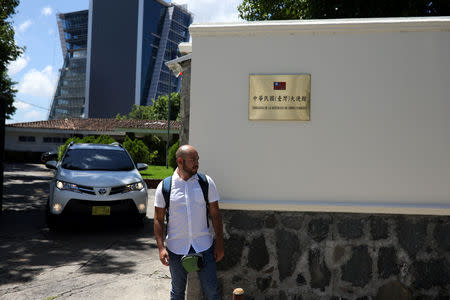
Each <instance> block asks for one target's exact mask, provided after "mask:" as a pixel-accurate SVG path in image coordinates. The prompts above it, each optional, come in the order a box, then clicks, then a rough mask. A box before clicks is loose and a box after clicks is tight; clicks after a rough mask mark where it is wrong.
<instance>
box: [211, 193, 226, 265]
mask: <svg viewBox="0 0 450 300" xmlns="http://www.w3.org/2000/svg"><path fill="white" fill-rule="evenodd" d="M209 216H210V217H211V220H212V223H213V227H214V232H215V233H216V245H215V247H214V258H215V259H216V262H218V261H220V260H221V259H222V258H223V256H224V253H225V251H224V249H223V232H222V228H223V225H222V215H221V214H220V209H219V203H218V201H215V202H212V203H210V205H209Z"/></svg>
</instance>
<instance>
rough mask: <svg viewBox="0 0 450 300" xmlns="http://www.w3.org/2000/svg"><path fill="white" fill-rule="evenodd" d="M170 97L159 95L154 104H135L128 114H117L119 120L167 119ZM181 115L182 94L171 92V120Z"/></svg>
mask: <svg viewBox="0 0 450 300" xmlns="http://www.w3.org/2000/svg"><path fill="white" fill-rule="evenodd" d="M168 102H169V97H168V96H167V95H165V96H159V97H158V99H157V100H156V101H154V102H153V105H149V106H147V105H133V109H132V110H131V112H130V113H129V114H128V115H124V116H121V115H120V114H117V115H116V119H118V120H127V119H129V120H167V107H168ZM179 116H180V94H179V93H171V94H170V120H177V119H179Z"/></svg>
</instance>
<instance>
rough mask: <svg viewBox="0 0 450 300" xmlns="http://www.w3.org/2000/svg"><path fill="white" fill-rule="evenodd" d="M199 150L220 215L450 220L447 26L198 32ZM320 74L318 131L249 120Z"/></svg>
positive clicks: (240, 27)
mask: <svg viewBox="0 0 450 300" xmlns="http://www.w3.org/2000/svg"><path fill="white" fill-rule="evenodd" d="M191 35H192V47H193V49H192V50H193V53H192V81H191V120H190V126H191V127H190V143H191V144H193V145H194V146H196V147H197V148H198V150H199V153H200V164H201V171H204V172H207V173H208V174H210V175H211V176H212V177H213V178H214V179H215V181H216V184H217V186H218V189H219V192H220V194H221V197H222V199H223V201H222V207H225V208H240V209H269V210H272V209H280V210H286V209H287V210H311V211H349V212H386V213H425V214H450V156H449V153H450V118H449V114H450V54H449V53H450V50H449V49H450V18H449V17H441V18H408V19H366V20H364V19H361V20H326V21H309V22H307V21H304V22H298V21H296V22H256V23H247V24H198V25H192V26H191ZM292 73H309V74H311V121H309V122H273V121H272V122H268V121H249V120H248V94H249V74H292Z"/></svg>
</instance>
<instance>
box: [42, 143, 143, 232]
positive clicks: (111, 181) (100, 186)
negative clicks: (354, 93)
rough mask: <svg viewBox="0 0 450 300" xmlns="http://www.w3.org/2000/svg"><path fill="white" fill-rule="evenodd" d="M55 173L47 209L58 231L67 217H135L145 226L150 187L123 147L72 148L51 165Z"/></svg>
mask: <svg viewBox="0 0 450 300" xmlns="http://www.w3.org/2000/svg"><path fill="white" fill-rule="evenodd" d="M45 165H46V167H47V168H49V169H54V170H56V171H55V176H54V178H53V179H52V180H51V182H50V195H49V199H48V205H47V225H48V227H49V228H51V229H53V228H55V226H56V224H57V220H58V219H59V218H65V217H75V218H78V217H79V216H91V217H92V218H97V219H99V218H100V219H101V218H102V217H105V216H111V217H113V216H118V217H128V216H132V217H134V218H135V219H136V220H137V221H138V222H139V223H142V221H143V219H144V218H145V216H146V212H147V201H148V200H147V185H146V184H145V181H144V180H143V179H142V177H141V174H140V173H139V170H145V169H147V167H148V166H147V165H146V164H142V163H138V164H136V165H135V164H134V162H133V160H132V159H131V157H130V155H129V154H128V152H127V151H126V150H125V149H124V148H122V146H121V145H119V144H117V143H114V144H111V145H102V144H70V145H69V146H68V147H67V149H66V152H65V153H64V155H63V157H62V159H61V161H60V162H57V161H48V162H47V163H46V164H45Z"/></svg>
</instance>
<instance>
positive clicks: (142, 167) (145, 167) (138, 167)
mask: <svg viewBox="0 0 450 300" xmlns="http://www.w3.org/2000/svg"><path fill="white" fill-rule="evenodd" d="M136 168H137V169H138V171H144V170H147V168H148V165H147V164H143V163H138V164H137V166H136Z"/></svg>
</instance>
